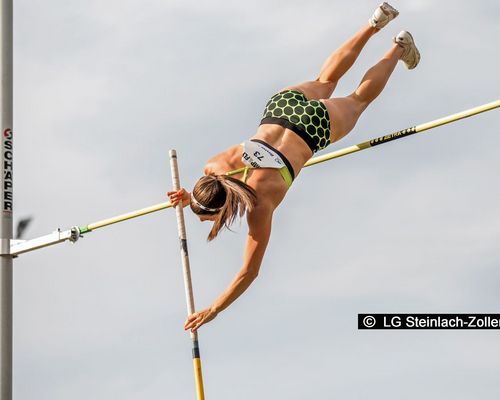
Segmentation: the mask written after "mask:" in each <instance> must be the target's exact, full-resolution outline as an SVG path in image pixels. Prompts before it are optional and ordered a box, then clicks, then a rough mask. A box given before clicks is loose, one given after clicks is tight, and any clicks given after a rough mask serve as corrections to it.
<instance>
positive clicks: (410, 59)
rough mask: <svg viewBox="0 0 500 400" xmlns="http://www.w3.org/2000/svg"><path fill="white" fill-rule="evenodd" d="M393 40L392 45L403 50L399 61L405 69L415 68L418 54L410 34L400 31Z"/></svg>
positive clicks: (418, 57)
mask: <svg viewBox="0 0 500 400" xmlns="http://www.w3.org/2000/svg"><path fill="white" fill-rule="evenodd" d="M393 40H394V43H396V44H398V45H399V46H401V47H402V48H403V54H402V55H401V58H400V59H401V60H402V61H403V62H404V63H405V65H406V68H408V69H413V68H415V67H416V66H417V65H418V63H419V62H420V52H419V51H418V49H417V46H415V42H414V40H413V36H411V34H410V32H407V31H401V32H399V33H398V35H397V36H396V37H395V38H393Z"/></svg>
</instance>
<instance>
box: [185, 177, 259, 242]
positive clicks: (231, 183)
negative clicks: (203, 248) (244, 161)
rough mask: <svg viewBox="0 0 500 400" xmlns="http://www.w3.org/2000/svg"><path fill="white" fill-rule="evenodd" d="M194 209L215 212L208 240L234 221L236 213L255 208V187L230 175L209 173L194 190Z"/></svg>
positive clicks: (192, 195) (194, 210)
mask: <svg viewBox="0 0 500 400" xmlns="http://www.w3.org/2000/svg"><path fill="white" fill-rule="evenodd" d="M191 197H192V201H191V209H192V210H193V212H194V213H195V214H197V215H216V218H215V221H214V224H213V226H212V230H211V231H210V233H209V234H208V241H209V242H210V241H211V240H213V239H215V238H216V237H217V235H218V233H219V232H220V231H221V230H222V229H223V228H224V227H226V228H229V226H230V225H231V224H232V223H233V222H234V220H235V219H236V217H237V216H240V217H242V216H243V215H244V214H245V212H247V211H252V209H253V208H254V207H255V204H256V203H257V195H256V193H255V190H254V189H252V188H251V187H250V186H248V185H247V184H246V183H243V182H241V181H240V180H239V179H235V178H233V177H230V176H227V175H213V174H211V175H207V176H204V177H202V178H200V179H199V180H198V182H196V185H195V186H194V188H193V192H192V194H191Z"/></svg>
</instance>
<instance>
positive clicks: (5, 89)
mask: <svg viewBox="0 0 500 400" xmlns="http://www.w3.org/2000/svg"><path fill="white" fill-rule="evenodd" d="M0 21H1V22H0V23H1V24H2V26H1V27H0V32H1V35H2V39H1V41H2V44H1V46H2V63H1V80H2V81H1V82H2V83H1V106H0V107H1V109H2V110H1V124H2V126H1V130H2V150H1V151H2V156H1V163H2V167H1V168H2V177H1V181H0V182H1V186H2V198H1V202H2V210H1V212H0V240H1V255H0V258H1V259H0V323H1V337H0V363H1V371H0V396H1V400H11V399H12V255H11V254H10V241H11V239H12V212H13V207H12V205H13V204H12V203H13V197H12V182H13V178H12V166H13V165H12V164H13V159H12V155H13V152H12V80H13V75H12V63H13V53H12V47H13V40H12V39H13V35H12V0H2V8H1V16H0Z"/></svg>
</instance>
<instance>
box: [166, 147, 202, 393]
mask: <svg viewBox="0 0 500 400" xmlns="http://www.w3.org/2000/svg"><path fill="white" fill-rule="evenodd" d="M169 155H170V169H171V171H172V186H173V188H174V190H175V191H177V190H179V189H180V188H181V184H180V180H179V169H178V167H177V153H176V151H175V150H170V152H169ZM175 213H176V216H177V230H178V231H179V240H180V246H181V258H182V269H183V272H184V288H185V290H186V303H187V311H188V315H191V314H193V313H194V312H195V307H194V295H193V286H192V284H191V269H190V266H189V254H188V247H187V238H186V226H185V224H184V211H183V208H182V202H181V203H179V204H178V205H177V206H176V207H175ZM191 341H192V345H193V365H194V378H195V382H196V398H197V400H204V399H205V393H204V390H203V377H202V374H201V359H200V348H199V344H198V333H197V332H191Z"/></svg>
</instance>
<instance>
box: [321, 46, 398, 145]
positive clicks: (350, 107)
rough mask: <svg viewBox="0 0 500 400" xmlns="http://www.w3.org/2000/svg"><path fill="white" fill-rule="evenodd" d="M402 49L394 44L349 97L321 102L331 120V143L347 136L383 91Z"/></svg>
mask: <svg viewBox="0 0 500 400" xmlns="http://www.w3.org/2000/svg"><path fill="white" fill-rule="evenodd" d="M403 51H404V49H403V48H402V47H401V46H399V45H397V44H395V45H394V46H393V47H392V48H391V49H390V50H389V51H388V52H387V53H386V54H385V55H384V57H383V58H382V59H381V60H380V61H379V62H378V63H377V64H375V65H374V66H373V67H372V68H370V69H369V70H368V71H367V72H366V74H365V76H364V77H363V79H362V80H361V83H360V84H359V86H358V88H357V89H356V90H355V91H354V93H352V94H351V95H350V96H347V97H341V98H335V99H327V100H323V103H324V104H325V106H326V108H327V109H328V114H329V115H330V120H331V137H330V140H331V142H332V143H334V142H336V141H337V140H339V139H341V138H342V137H344V136H345V135H347V134H348V133H349V132H350V131H351V130H352V128H354V126H355V125H356V122H357V121H358V118H359V117H360V115H361V114H362V113H363V111H364V110H365V109H366V107H368V105H369V104H370V103H371V102H372V101H373V100H375V98H376V97H377V96H378V95H379V94H380V93H381V92H382V90H383V89H384V87H385V85H386V83H387V81H388V79H389V77H390V76H391V74H392V71H393V70H394V67H395V66H396V64H397V62H398V60H399V59H400V58H401V55H402V54H403Z"/></svg>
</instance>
